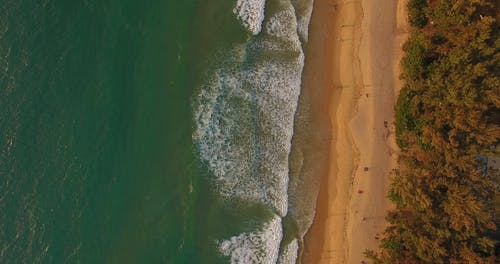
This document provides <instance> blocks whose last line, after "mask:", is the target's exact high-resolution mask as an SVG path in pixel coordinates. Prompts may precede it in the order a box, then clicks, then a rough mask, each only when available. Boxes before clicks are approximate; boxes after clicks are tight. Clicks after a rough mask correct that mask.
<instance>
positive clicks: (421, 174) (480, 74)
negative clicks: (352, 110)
mask: <svg viewBox="0 0 500 264" xmlns="http://www.w3.org/2000/svg"><path fill="white" fill-rule="evenodd" d="M407 8H408V21H409V23H410V25H411V27H412V29H411V32H410V36H409V39H408V41H407V42H406V43H405V45H404V46H403V50H404V53H405V55H404V57H403V59H402V61H401V66H402V76H401V78H403V80H404V83H405V85H404V87H403V88H402V90H401V92H400V95H399V97H398V100H397V103H396V107H395V108H396V109H395V115H396V117H395V128H396V138H397V143H398V145H399V147H400V149H401V153H400V156H399V160H398V167H397V169H396V170H395V171H394V173H393V175H392V176H391V186H390V190H389V194H388V196H389V199H390V200H391V201H392V202H393V203H394V205H395V206H394V209H393V210H391V211H390V212H389V213H388V215H387V216H386V219H387V221H388V227H387V228H386V230H385V231H384V234H383V236H382V239H381V243H380V248H379V249H378V250H376V251H371V250H367V251H366V252H365V254H366V256H367V257H369V258H370V259H371V260H372V261H373V262H374V263H436V264H439V263H498V262H497V261H499V259H498V254H499V241H498V237H499V232H498V231H497V227H498V226H499V217H498V216H499V215H498V214H499V209H498V207H499V201H500V199H499V195H498V189H499V183H500V181H499V179H500V177H499V173H498V171H496V170H495V169H493V168H490V167H488V165H487V164H488V163H487V160H488V158H491V157H498V156H499V147H498V143H499V139H500V67H499V66H500V65H499V61H500V54H499V52H498V51H499V48H500V39H499V38H498V35H499V33H500V30H499V23H498V17H499V12H498V10H499V9H498V1H495V0H410V1H409V2H408V6H407Z"/></svg>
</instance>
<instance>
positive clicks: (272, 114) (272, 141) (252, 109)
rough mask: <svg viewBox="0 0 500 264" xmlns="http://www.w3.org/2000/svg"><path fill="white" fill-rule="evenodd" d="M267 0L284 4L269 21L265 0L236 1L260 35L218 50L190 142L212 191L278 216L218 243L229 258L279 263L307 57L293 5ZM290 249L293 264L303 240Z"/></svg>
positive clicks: (201, 91) (198, 99)
mask: <svg viewBox="0 0 500 264" xmlns="http://www.w3.org/2000/svg"><path fill="white" fill-rule="evenodd" d="M268 1H274V3H273V4H275V5H273V6H274V7H275V6H279V7H280V8H273V9H275V10H273V11H268V13H269V14H268V17H267V18H264V5H265V1H264V0H262V1H256V0H246V1H244V0H238V1H237V4H236V7H235V8H234V10H233V12H234V13H235V14H236V15H237V17H238V19H239V20H240V21H241V23H242V24H243V25H244V26H245V27H246V28H247V29H248V30H250V31H251V32H252V33H253V34H258V33H259V32H261V29H262V32H261V34H259V36H258V37H253V38H251V39H250V40H249V41H248V42H247V43H245V44H234V45H233V46H232V47H231V48H229V49H225V50H222V51H220V53H218V54H215V55H214V63H213V65H214V68H213V69H210V71H208V72H207V73H206V80H205V82H204V83H203V84H202V85H201V87H200V88H199V90H198V92H197V95H196V96H195V97H194V98H193V110H194V123H195V130H194V133H193V140H194V141H195V144H196V146H197V148H198V152H199V155H200V158H201V161H202V162H203V163H204V165H205V166H206V168H207V169H208V171H209V172H210V175H211V177H210V180H211V183H212V187H213V189H214V191H215V192H216V193H218V194H219V195H220V197H221V198H222V199H223V200H226V201H241V200H245V201H250V202H252V203H258V204H263V205H264V206H266V207H267V208H269V209H271V210H272V211H273V212H275V213H276V217H275V218H274V219H273V220H272V221H271V222H270V223H267V224H265V225H264V226H263V227H262V228H261V229H259V230H257V231H254V232H249V233H242V234H239V235H237V236H235V237H232V238H230V239H228V240H225V241H222V242H220V243H219V249H220V252H221V253H222V254H223V255H225V256H230V257H231V262H232V263H276V261H277V259H278V249H279V245H280V240H281V218H280V217H284V216H285V215H286V214H287V210H288V181H289V178H288V176H289V175H288V174H289V171H288V170H289V163H288V157H289V154H290V150H291V139H292V136H293V126H294V115H295V111H296V109H297V103H298V97H299V93H300V86H301V75H302V68H303V66H304V54H303V51H302V43H301V41H300V39H301V38H299V31H300V30H299V29H298V28H299V27H300V25H299V24H298V22H297V18H296V10H295V8H294V6H293V5H292V2H290V0H268ZM304 1H309V3H310V1H312V0H304ZM302 13H303V12H302ZM278 231H279V232H278ZM278 234H279V235H278ZM287 247H288V248H287V253H286V254H287V256H286V257H285V256H283V258H286V260H287V261H288V260H291V259H293V258H294V257H296V254H297V252H296V251H297V247H298V244H297V242H296V241H295V242H292V243H291V244H290V245H288V246H287ZM294 252H295V253H294ZM294 254H295V255H294ZM283 261H285V259H284V260H283ZM283 261H281V262H280V263H286V262H283ZM289 263H293V261H290V262H289Z"/></svg>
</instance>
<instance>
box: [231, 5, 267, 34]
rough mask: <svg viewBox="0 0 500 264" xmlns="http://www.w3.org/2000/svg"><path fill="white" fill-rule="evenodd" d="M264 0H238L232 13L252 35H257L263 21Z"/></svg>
mask: <svg viewBox="0 0 500 264" xmlns="http://www.w3.org/2000/svg"><path fill="white" fill-rule="evenodd" d="M265 6H266V0H238V2H236V6H235V7H234V9H233V13H234V14H235V15H236V16H237V17H238V19H239V20H240V22H241V24H242V25H243V26H244V27H245V28H246V29H247V30H249V31H250V32H252V34H254V35H257V34H259V32H260V30H261V27H262V21H263V20H264V8H265Z"/></svg>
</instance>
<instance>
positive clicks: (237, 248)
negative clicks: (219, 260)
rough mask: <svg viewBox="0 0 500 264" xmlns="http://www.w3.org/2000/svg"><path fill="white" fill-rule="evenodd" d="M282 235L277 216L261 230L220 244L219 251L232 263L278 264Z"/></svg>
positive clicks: (279, 219)
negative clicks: (277, 242)
mask: <svg viewBox="0 0 500 264" xmlns="http://www.w3.org/2000/svg"><path fill="white" fill-rule="evenodd" d="M281 238H282V234H281V218H280V217H278V216H275V217H274V218H273V219H272V220H271V221H270V222H269V223H266V224H265V225H264V226H263V227H262V228H261V229H259V230H256V231H253V232H248V233H242V234H240V235H238V236H234V237H231V238H230V239H228V240H224V241H222V242H220V243H219V250H220V252H221V253H222V254H223V255H224V256H228V257H230V258H231V263H238V264H251V263H276V262H277V260H278V251H279V244H276V243H275V241H280V240H281Z"/></svg>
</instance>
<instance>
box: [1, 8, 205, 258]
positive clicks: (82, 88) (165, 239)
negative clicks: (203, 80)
mask: <svg viewBox="0 0 500 264" xmlns="http://www.w3.org/2000/svg"><path fill="white" fill-rule="evenodd" d="M195 2H196V1H195V0H183V1H169V0H167V1H162V0H151V1H147V2H143V1H134V0H120V1H118V0H116V1H115V0H105V1H67V0H44V1H33V0H31V1H30V0H3V1H1V2H0V260H1V262H2V263H77V262H81V263H160V262H161V263H188V262H192V261H191V260H193V259H195V258H197V256H196V251H195V250H194V249H193V231H194V230H193V227H192V226H190V225H189V224H190V223H191V222H192V220H190V219H192V216H191V215H192V214H193V212H192V211H193V210H192V208H193V206H192V205H193V199H194V198H193V197H191V196H190V195H191V190H192V189H191V187H190V186H192V180H193V175H197V172H196V171H197V169H196V168H197V166H196V162H195V158H194V156H193V147H192V140H191V134H192V121H191V120H192V115H191V106H190V96H191V93H192V84H191V83H190V76H191V75H190V73H189V69H188V67H189V61H190V60H191V58H190V57H189V55H190V52H189V48H190V39H191V38H192V30H191V29H192V21H193V16H194V15H195V10H196V9H195Z"/></svg>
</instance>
